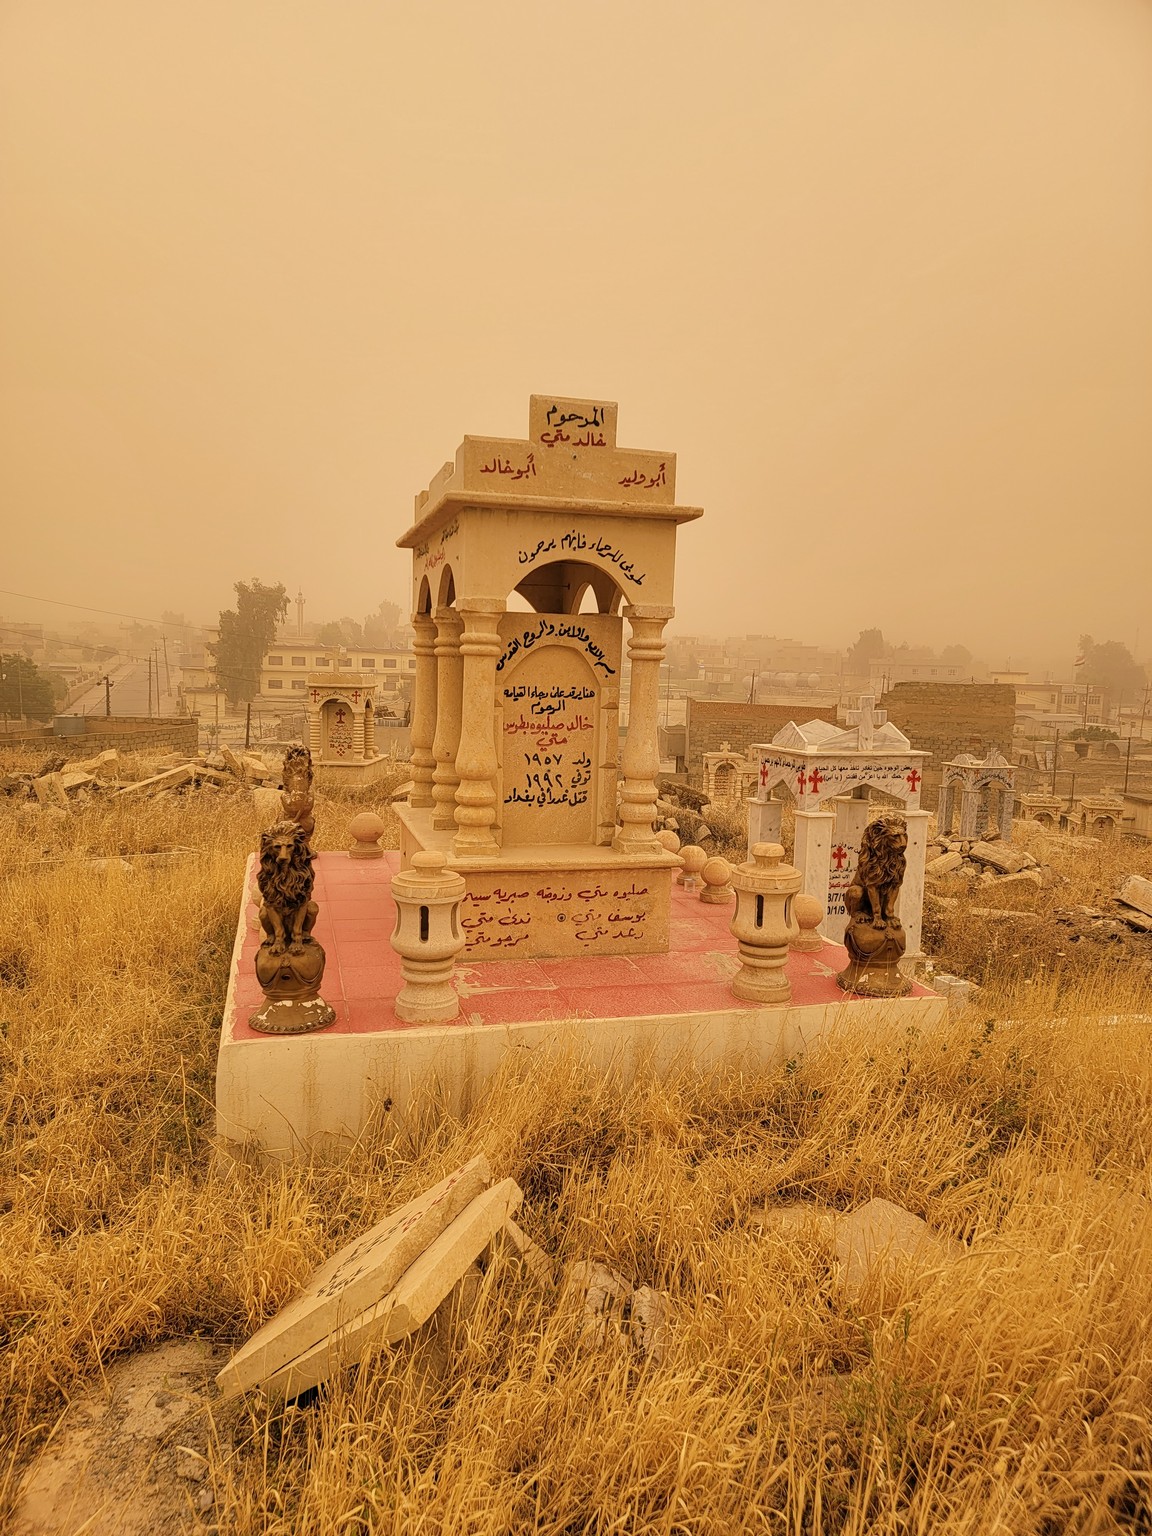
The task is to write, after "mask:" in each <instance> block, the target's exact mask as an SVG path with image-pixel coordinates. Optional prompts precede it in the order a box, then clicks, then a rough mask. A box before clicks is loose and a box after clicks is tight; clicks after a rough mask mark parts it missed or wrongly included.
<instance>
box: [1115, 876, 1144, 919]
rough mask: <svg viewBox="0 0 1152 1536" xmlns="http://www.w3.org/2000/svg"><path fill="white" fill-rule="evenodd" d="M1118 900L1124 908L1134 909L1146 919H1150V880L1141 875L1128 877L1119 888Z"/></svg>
mask: <svg viewBox="0 0 1152 1536" xmlns="http://www.w3.org/2000/svg"><path fill="white" fill-rule="evenodd" d="M1120 900H1121V901H1122V902H1123V903H1124V905H1125V906H1126V907H1135V908H1136V910H1137V912H1143V913H1144V914H1145V916H1146V917H1152V880H1145V879H1144V878H1143V876H1142V875H1129V876H1128V878H1127V880H1125V882H1124V884H1123V885H1122V886H1121V888H1120Z"/></svg>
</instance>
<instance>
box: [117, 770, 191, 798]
mask: <svg viewBox="0 0 1152 1536" xmlns="http://www.w3.org/2000/svg"><path fill="white" fill-rule="evenodd" d="M195 776H196V770H195V768H193V766H192V764H191V763H185V764H184V766H183V767H182V768H168V769H165V771H164V772H163V773H157V774H154V775H153V776H152V778H150V779H138V780H137V781H136V783H135V784H125V785H124V786H123V788H122V789H121V790H120V794H121V796H128V797H131V798H138V799H142V798H143V797H144V796H146V795H155V794H158V793H160V792H161V791H162V790H165V789H178V788H179V787H180V785H181V784H187V783H189V782H190V781H191V780H192V779H193V778H195Z"/></svg>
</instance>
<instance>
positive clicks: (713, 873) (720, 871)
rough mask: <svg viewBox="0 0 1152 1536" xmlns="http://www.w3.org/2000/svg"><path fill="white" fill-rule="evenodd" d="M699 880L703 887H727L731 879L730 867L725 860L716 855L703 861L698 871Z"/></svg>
mask: <svg viewBox="0 0 1152 1536" xmlns="http://www.w3.org/2000/svg"><path fill="white" fill-rule="evenodd" d="M700 878H701V879H702V880H703V882H704V884H705V885H717V886H719V885H727V884H728V882H729V880H731V878H732V866H731V864H729V862H728V860H727V859H722V858H720V857H719V856H718V855H716V856H714V857H712V858H710V859H706V860H705V861H704V864H703V865H702V866H701V869H700Z"/></svg>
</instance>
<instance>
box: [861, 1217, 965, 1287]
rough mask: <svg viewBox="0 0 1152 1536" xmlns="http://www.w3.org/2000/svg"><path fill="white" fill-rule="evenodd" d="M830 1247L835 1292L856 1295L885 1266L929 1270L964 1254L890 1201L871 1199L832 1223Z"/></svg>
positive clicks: (960, 1248) (919, 1219)
mask: <svg viewBox="0 0 1152 1536" xmlns="http://www.w3.org/2000/svg"><path fill="white" fill-rule="evenodd" d="M833 1248H834V1252H835V1256H836V1260H837V1263H838V1264H839V1266H840V1272H839V1280H840V1288H841V1290H842V1291H843V1293H844V1294H845V1296H848V1297H856V1296H859V1295H860V1293H861V1292H862V1291H863V1290H864V1288H865V1286H867V1285H868V1284H869V1282H870V1281H871V1280H873V1279H875V1278H876V1277H877V1276H878V1275H879V1274H880V1273H881V1272H882V1271H883V1270H884V1269H885V1268H886V1267H887V1266H889V1265H893V1264H900V1263H912V1264H915V1265H916V1266H917V1267H920V1268H925V1269H935V1268H938V1267H939V1266H941V1265H943V1264H947V1263H950V1262H951V1261H952V1260H954V1259H957V1258H960V1257H961V1256H962V1255H963V1253H964V1251H965V1250H964V1245H963V1244H962V1243H958V1242H956V1240H955V1239H954V1238H950V1237H941V1236H940V1235H939V1234H938V1233H936V1232H933V1230H932V1228H931V1227H930V1226H929V1225H928V1223H927V1222H926V1221H923V1220H921V1218H920V1217H919V1216H914V1215H913V1214H912V1212H911V1211H906V1210H905V1209H904V1207H903V1206H902V1205H896V1204H894V1203H893V1202H892V1201H891V1200H882V1199H874V1200H869V1201H867V1202H866V1204H864V1205H862V1206H860V1207H858V1209H856V1210H855V1211H852V1212H851V1213H850V1214H849V1215H847V1216H840V1217H838V1218H837V1221H836V1232H835V1237H834V1239H833Z"/></svg>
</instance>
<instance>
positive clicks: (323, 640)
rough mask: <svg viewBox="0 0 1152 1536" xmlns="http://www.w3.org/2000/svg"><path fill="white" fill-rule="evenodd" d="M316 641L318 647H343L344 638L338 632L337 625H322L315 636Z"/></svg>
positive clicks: (338, 627)
mask: <svg viewBox="0 0 1152 1536" xmlns="http://www.w3.org/2000/svg"><path fill="white" fill-rule="evenodd" d="M316 641H317V644H318V645H343V644H344V636H343V634H342V633H341V632H340V626H339V624H335V623H329V624H322V625H321V626H320V630H319V633H318V634H317V636H316Z"/></svg>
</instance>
